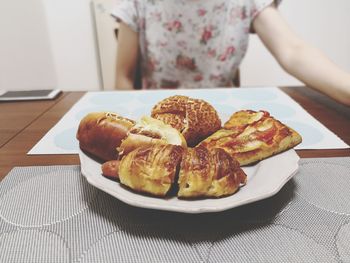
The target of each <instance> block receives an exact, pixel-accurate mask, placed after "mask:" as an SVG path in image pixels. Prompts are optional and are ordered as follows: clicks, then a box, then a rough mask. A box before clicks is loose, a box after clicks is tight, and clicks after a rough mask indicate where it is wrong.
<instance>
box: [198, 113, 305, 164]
mask: <svg viewBox="0 0 350 263" xmlns="http://www.w3.org/2000/svg"><path fill="white" fill-rule="evenodd" d="M301 141H302V138H301V136H300V135H299V134H298V133H297V132H296V131H295V130H293V129H292V128H290V127H288V126H287V125H285V124H283V123H281V122H280V121H278V120H276V119H274V118H273V117H271V116H270V114H269V113H268V112H266V111H258V112H256V111H251V110H246V111H239V112H236V113H234V114H233V115H232V116H231V118H230V119H229V120H228V121H227V122H226V123H225V124H224V128H223V129H220V130H218V131H217V132H216V133H214V134H213V135H211V136H210V137H208V138H207V139H205V140H204V141H203V142H201V144H200V145H201V146H204V147H206V148H208V149H212V148H221V149H224V150H225V151H226V152H227V153H229V154H230V155H231V156H232V157H234V158H235V159H237V161H238V162H239V163H240V165H249V164H253V163H256V162H257V161H260V160H262V159H265V158H268V157H270V156H273V155H275V154H277V153H280V152H282V151H285V150H287V149H290V148H293V147H294V146H296V145H298V144H299V143H300V142H301Z"/></svg>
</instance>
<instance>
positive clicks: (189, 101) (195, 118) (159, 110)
mask: <svg viewBox="0 0 350 263" xmlns="http://www.w3.org/2000/svg"><path fill="white" fill-rule="evenodd" d="M151 116H152V117H153V118H156V119H159V120H162V121H163V122H165V123H167V124H169V125H171V126H172V127H174V128H175V129H177V130H178V131H180V132H181V133H182V134H183V136H184V137H185V139H186V141H187V144H188V145H189V146H195V145H196V144H197V143H198V142H200V141H201V140H203V139H204V138H206V137H208V136H209V135H211V134H212V133H214V132H215V131H217V130H218V129H220V127H221V120H220V118H219V116H218V114H217V112H216V110H215V109H214V108H213V106H211V105H210V104H209V103H208V102H206V101H204V100H200V99H193V98H190V97H187V96H171V97H169V98H166V99H164V100H162V101H160V102H159V103H158V104H156V105H155V106H154V107H153V109H152V113H151Z"/></svg>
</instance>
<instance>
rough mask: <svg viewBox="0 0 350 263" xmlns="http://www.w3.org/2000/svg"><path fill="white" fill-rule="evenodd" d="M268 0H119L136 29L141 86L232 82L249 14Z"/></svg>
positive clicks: (121, 14) (119, 11)
mask: <svg viewBox="0 0 350 263" xmlns="http://www.w3.org/2000/svg"><path fill="white" fill-rule="evenodd" d="M273 2H274V1H273V0H121V1H120V0H119V2H118V4H116V6H115V9H114V10H113V12H112V15H113V16H114V17H116V18H117V19H118V20H120V21H123V22H124V23H125V24H127V25H128V26H129V27H130V28H131V29H132V30H134V31H136V32H138V34H139V41H140V43H139V44H140V50H141V56H142V59H141V68H142V76H143V84H142V85H143V88H145V89H174V88H210V87H226V86H232V79H233V78H234V76H235V73H236V70H237V68H238V66H239V65H240V63H241V61H242V59H243V57H244V55H245V53H246V51H247V47H248V39H249V32H250V31H251V24H252V21H253V19H254V17H255V16H256V15H257V14H258V13H259V12H260V11H261V10H263V9H264V8H265V7H267V6H269V5H270V4H272V3H273Z"/></svg>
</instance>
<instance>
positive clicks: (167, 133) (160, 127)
mask: <svg viewBox="0 0 350 263" xmlns="http://www.w3.org/2000/svg"><path fill="white" fill-rule="evenodd" d="M154 144H173V145H181V146H183V147H186V146H187V144H186V140H185V138H184V137H183V135H182V134H181V133H180V132H179V131H178V130H176V129H175V128H173V127H171V126H170V125H168V124H165V123H164V122H163V121H161V120H157V119H154V118H151V117H148V116H143V117H141V119H140V120H139V121H137V122H136V124H135V125H134V126H133V127H132V128H131V129H130V130H129V131H128V134H127V136H126V138H125V139H124V140H123V141H122V143H121V145H120V147H119V148H118V151H119V153H120V155H124V154H128V153H129V152H131V151H132V150H134V149H136V148H138V147H143V146H151V145H154Z"/></svg>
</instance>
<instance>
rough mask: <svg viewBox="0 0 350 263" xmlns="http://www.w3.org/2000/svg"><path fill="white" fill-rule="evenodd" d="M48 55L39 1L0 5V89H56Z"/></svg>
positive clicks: (42, 14) (16, 1)
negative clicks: (53, 87)
mask: <svg viewBox="0 0 350 263" xmlns="http://www.w3.org/2000/svg"><path fill="white" fill-rule="evenodd" d="M51 51H52V50H51V47H50V42H49V38H48V28H47V26H46V21H45V14H44V10H43V6H42V3H41V0H31V1H23V0H11V1H5V0H4V1H1V7H0V89H4V90H9V89H12V90H15V89H31V88H45V87H52V86H55V85H56V83H57V78H56V74H55V70H54V65H53V59H52V52H51Z"/></svg>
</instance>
